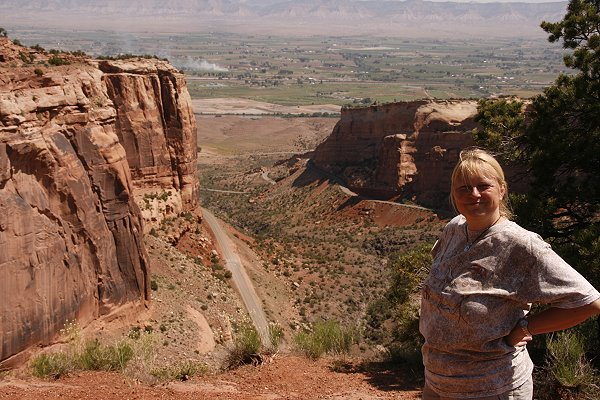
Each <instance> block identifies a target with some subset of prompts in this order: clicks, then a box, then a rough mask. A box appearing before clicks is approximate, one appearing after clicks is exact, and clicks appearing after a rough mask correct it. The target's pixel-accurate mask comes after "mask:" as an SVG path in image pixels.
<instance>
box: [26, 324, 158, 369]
mask: <svg viewBox="0 0 600 400" xmlns="http://www.w3.org/2000/svg"><path fill="white" fill-rule="evenodd" d="M60 332H61V336H62V337H63V338H64V341H65V342H66V343H67V348H66V350H65V351H62V352H58V353H51V354H45V353H43V354H40V355H38V356H37V357H35V358H34V359H33V361H32V362H31V368H32V373H33V375H35V376H38V377H52V378H58V377H60V376H63V375H66V374H69V373H70V372H73V371H78V370H79V371H81V370H100V371H121V372H123V371H125V370H126V369H127V368H128V366H129V364H130V362H131V361H132V360H134V361H136V362H137V364H138V366H139V365H141V364H143V363H144V362H145V361H147V360H149V359H150V358H152V356H153V354H154V353H155V352H154V347H155V346H154V343H155V342H156V340H155V339H154V336H153V335H152V334H151V333H150V332H148V331H147V330H144V333H140V335H139V336H138V337H137V339H132V338H131V337H129V336H128V337H125V338H123V339H121V340H119V341H117V342H115V343H114V344H109V345H107V344H102V343H100V341H99V340H98V339H94V340H89V341H83V338H82V334H81V329H80V328H79V326H78V325H77V324H76V323H74V322H67V323H66V324H65V327H64V328H63V329H61V331H60ZM138 369H139V368H138ZM145 369H147V368H145Z"/></svg>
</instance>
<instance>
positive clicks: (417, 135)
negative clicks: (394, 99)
mask: <svg viewBox="0 0 600 400" xmlns="http://www.w3.org/2000/svg"><path fill="white" fill-rule="evenodd" d="M476 111H477V102H476V101H467V100H451V101H450V100H449V101H427V100H424V101H414V102H401V103H391V104H385V105H373V106H370V107H365V108H344V109H342V115H341V119H340V121H339V122H338V124H337V125H336V127H335V128H334V130H333V132H332V134H331V135H330V136H329V137H328V138H327V139H326V140H325V141H324V142H323V143H321V144H320V145H319V146H318V147H317V149H316V150H315V153H314V155H313V162H314V163H315V165H316V166H318V167H319V168H321V169H324V170H326V171H328V172H330V173H333V174H335V175H337V176H339V177H340V178H342V179H343V180H344V181H345V182H346V184H347V186H348V187H349V188H350V189H352V190H353V191H355V192H358V193H361V194H364V195H369V196H375V197H378V198H385V199H393V198H404V199H410V200H414V201H416V202H418V203H419V204H421V205H424V206H427V207H433V208H448V193H449V187H450V175H451V172H452V168H453V167H454V165H455V164H456V161H457V159H458V154H459V152H460V150H461V149H463V148H465V147H468V146H471V145H473V144H474V142H473V139H472V137H471V135H469V131H471V130H472V129H473V128H475V127H476V123H475V121H474V117H475V114H476Z"/></svg>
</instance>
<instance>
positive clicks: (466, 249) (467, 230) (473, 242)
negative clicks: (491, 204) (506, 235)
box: [463, 215, 502, 251]
mask: <svg viewBox="0 0 600 400" xmlns="http://www.w3.org/2000/svg"><path fill="white" fill-rule="evenodd" d="M500 218H502V215H501V216H499V217H498V219H497V220H495V221H494V223H493V224H491V225H490V226H488V227H487V228H485V229H484V230H483V231H482V232H481V233H480V234H479V235H477V237H476V238H475V239H474V240H473V241H472V242H471V243H469V228H468V227H467V223H466V222H465V236H466V237H467V244H466V246H465V248H464V250H463V251H469V250H470V249H471V247H473V245H474V244H475V243H477V241H478V240H479V239H481V237H482V236H483V235H485V234H486V232H487V231H489V230H490V229H491V227H492V226H494V225H496V224H497V223H498V221H500Z"/></svg>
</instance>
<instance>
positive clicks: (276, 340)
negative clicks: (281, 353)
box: [269, 323, 284, 349]
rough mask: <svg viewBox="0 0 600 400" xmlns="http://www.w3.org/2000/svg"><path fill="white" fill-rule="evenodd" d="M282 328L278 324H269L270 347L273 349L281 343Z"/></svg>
mask: <svg viewBox="0 0 600 400" xmlns="http://www.w3.org/2000/svg"><path fill="white" fill-rule="evenodd" d="M283 336H284V335H283V328H282V327H281V325H279V324H274V323H272V324H269V337H270V338H271V345H273V349H277V348H278V347H279V345H280V344H281V342H282V341H283Z"/></svg>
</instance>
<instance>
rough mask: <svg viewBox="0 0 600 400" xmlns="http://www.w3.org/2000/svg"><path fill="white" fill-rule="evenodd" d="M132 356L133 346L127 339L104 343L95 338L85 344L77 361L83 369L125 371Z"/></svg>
mask: <svg viewBox="0 0 600 400" xmlns="http://www.w3.org/2000/svg"><path fill="white" fill-rule="evenodd" d="M132 358H133V348H132V347H131V345H130V344H129V343H128V342H127V341H120V342H117V343H115V344H114V345H102V344H101V343H100V341H99V340H98V339H95V340H91V341H89V342H87V343H86V344H85V346H84V349H83V351H82V352H81V354H79V357H78V359H77V360H76V361H77V365H78V366H79V368H80V369H82V370H91V371H123V370H124V369H125V367H127V363H128V362H129V361H130V360H131V359H132Z"/></svg>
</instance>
